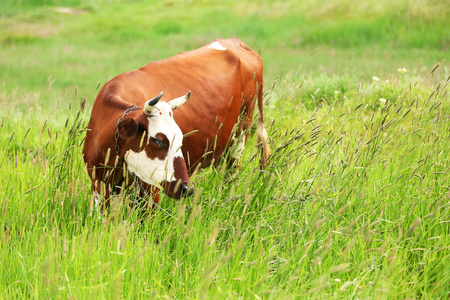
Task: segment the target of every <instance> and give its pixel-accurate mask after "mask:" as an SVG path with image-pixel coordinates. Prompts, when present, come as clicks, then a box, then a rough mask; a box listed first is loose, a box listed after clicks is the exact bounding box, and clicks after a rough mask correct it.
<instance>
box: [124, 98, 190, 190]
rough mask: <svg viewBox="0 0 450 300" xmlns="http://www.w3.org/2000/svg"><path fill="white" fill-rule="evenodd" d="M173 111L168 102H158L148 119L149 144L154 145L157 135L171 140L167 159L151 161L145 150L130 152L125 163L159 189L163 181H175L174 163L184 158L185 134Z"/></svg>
mask: <svg viewBox="0 0 450 300" xmlns="http://www.w3.org/2000/svg"><path fill="white" fill-rule="evenodd" d="M172 115H173V113H172V109H171V108H170V105H169V104H168V103H166V102H162V101H161V102H158V103H157V104H156V105H155V106H154V107H153V110H152V112H151V116H149V117H148V123H149V125H148V131H147V136H146V137H145V138H146V139H147V143H153V142H152V141H151V138H154V137H155V136H156V134H157V133H163V134H165V135H166V137H167V139H168V140H169V151H168V153H167V156H166V159H163V160H160V159H159V158H157V157H156V158H154V159H151V158H149V157H148V156H147V153H146V152H145V149H144V150H142V151H141V152H134V151H133V150H128V151H127V152H126V153H125V161H126V162H127V168H128V170H129V171H130V172H133V173H134V174H136V176H138V177H139V178H140V179H141V180H143V181H145V182H146V183H148V184H151V185H155V186H157V187H159V185H160V183H162V182H163V181H168V182H171V181H173V180H175V178H174V174H175V170H174V168H173V161H174V159H175V158H176V157H180V156H181V157H183V153H182V152H181V145H182V142H183V133H182V132H181V129H180V127H178V125H177V123H175V120H174V119H173V117H172Z"/></svg>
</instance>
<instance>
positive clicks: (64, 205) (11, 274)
mask: <svg viewBox="0 0 450 300" xmlns="http://www.w3.org/2000/svg"><path fill="white" fill-rule="evenodd" d="M67 8H70V9H67ZM448 15H450V6H449V5H448V3H447V2H446V1H439V0H437V1H418V0H410V1H407V0H395V1H390V2H387V1H375V0H368V1H355V0H331V1H327V3H326V4H323V3H319V2H316V1H313V0H306V1H269V0H261V1H258V2H251V1H248V2H247V1H236V0H226V1H212V0H202V1H189V0H185V1H182V0H147V1H119V0H112V1H107V0H96V1H85V0H46V1H36V0H22V1H20V0H15V1H13V0H6V1H2V2H1V3H0V212H1V214H0V225H1V226H0V240H1V248H0V278H1V280H0V299H30V298H31V299H33V298H34V299H52V298H55V299H58V298H70V299H86V298H92V299H103V298H107V299H148V298H156V299H159V298H179V299H198V298H206V299H212V298H213V299H234V298H236V299H241V298H242V299H253V298H256V299H284V298H286V299H291V298H296V299H303V298H311V299H329V298H331V299H334V298H337V299H357V298H358V299H387V298H389V299H412V298H414V299H415V298H419V299H448V297H450V191H449V190H450V180H449V176H450V172H449V167H450V102H449V82H450V65H449V59H450V23H449V21H448ZM232 36H236V37H239V38H240V39H242V40H243V41H244V42H246V43H247V44H248V45H249V46H250V47H251V48H253V49H255V50H260V51H261V56H262V58H263V61H264V67H265V94H266V98H265V99H266V106H265V120H266V126H267V129H268V132H269V135H270V141H271V147H272V151H273V153H272V157H271V159H270V161H269V164H268V166H267V167H266V168H265V169H264V170H259V168H258V166H259V164H258V159H259V155H258V148H257V145H256V135H255V134H254V132H253V131H252V132H251V133H250V139H249V141H248V143H247V145H246V149H245V151H244V157H243V160H242V169H241V171H240V172H238V173H236V174H229V173H228V172H227V170H226V169H225V168H224V167H222V165H221V166H219V167H218V168H217V169H215V168H208V169H205V170H204V171H203V172H202V173H200V174H198V175H197V176H195V177H193V178H192V180H193V181H194V183H195V185H196V192H195V194H194V195H193V196H192V197H191V198H187V199H182V200H179V201H176V200H173V199H170V198H168V197H164V196H163V197H162V199H161V207H160V208H159V209H158V210H157V211H156V212H148V211H147V210H145V209H141V208H139V207H136V206H133V204H132V203H133V201H134V190H133V189H132V188H130V190H129V191H128V192H127V193H124V194H121V195H119V196H118V197H117V198H116V199H115V200H114V203H113V205H112V207H111V209H110V211H109V214H108V216H107V217H105V218H103V219H99V218H98V215H96V213H95V211H94V212H92V210H91V208H92V202H93V197H92V192H91V189H90V181H89V178H88V176H87V172H86V170H85V166H84V164H83V159H82V151H81V150H82V147H83V141H84V140H83V139H84V132H85V126H86V125H87V122H88V120H89V116H90V110H91V108H92V104H93V101H94V99H95V96H96V94H97V93H98V90H99V85H101V84H103V83H105V82H106V81H107V80H108V79H110V78H112V77H113V76H115V75H117V74H120V73H123V72H125V71H129V70H132V69H135V68H138V67H140V66H142V65H144V64H145V63H147V62H149V61H152V60H158V59H162V58H165V57H168V56H171V55H174V54H176V53H178V52H180V51H186V50H190V49H195V48H198V47H200V46H202V45H204V44H205V43H208V42H209V41H211V40H212V39H214V38H216V37H232Z"/></svg>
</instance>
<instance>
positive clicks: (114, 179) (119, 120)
mask: <svg viewBox="0 0 450 300" xmlns="http://www.w3.org/2000/svg"><path fill="white" fill-rule="evenodd" d="M160 91H163V92H164V93H163V95H161V94H159V95H158V96H156V97H155V95H157V94H158V93H160ZM188 91H190V92H191V95H192V96H191V98H190V100H189V101H187V99H188V98H189V93H188V94H186V93H187V92H188ZM184 94H186V95H185V96H181V95H184ZM148 99H151V100H148ZM159 99H161V101H159ZM186 101H187V103H186V104H184V105H181V104H183V103H184V102H186ZM255 103H257V104H258V109H259V116H260V118H259V122H258V129H257V134H258V138H259V140H260V141H261V142H262V147H261V149H262V154H261V165H262V166H263V165H264V164H265V163H266V161H267V158H268V156H269V154H270V147H269V144H268V136H267V132H266V129H265V128H264V122H263V64H262V61H261V58H260V57H259V55H258V54H257V53H256V52H254V51H252V50H251V49H250V48H249V47H248V46H247V45H245V44H244V43H243V42H241V41H240V40H238V39H234V38H233V39H217V40H214V41H213V42H211V43H209V44H207V45H205V46H203V47H201V48H199V49H196V50H192V51H188V52H181V53H179V54H177V55H175V56H173V57H170V58H167V59H164V60H161V61H157V62H151V63H149V64H147V65H145V66H143V67H142V68H139V69H137V70H134V71H131V72H127V73H124V74H121V75H118V76H117V77H114V78H113V79H111V80H110V81H108V82H107V83H106V84H105V85H104V86H103V88H102V89H101V91H100V93H99V94H98V96H97V99H96V101H95V103H94V107H93V109H92V116H91V121H90V123H89V126H88V132H87V134H86V141H85V145H84V150H83V154H84V159H85V162H86V164H87V169H88V172H89V175H90V177H91V179H92V181H93V187H94V190H95V191H96V192H97V193H98V194H101V195H103V196H104V197H105V199H108V198H109V196H110V195H111V193H115V192H117V191H116V187H117V186H121V185H122V184H123V183H124V180H125V177H126V176H125V174H124V173H125V172H124V171H123V170H124V168H123V167H122V164H123V163H124V164H125V168H126V169H127V170H128V171H130V172H132V173H134V174H135V175H136V176H137V177H138V178H139V179H140V180H141V181H142V183H143V186H144V188H145V189H148V190H156V189H158V188H162V189H164V190H165V192H166V193H167V195H168V196H170V197H173V198H179V197H180V196H181V195H182V194H185V195H190V194H192V192H193V187H188V185H189V180H190V179H189V175H188V174H191V173H192V172H193V171H194V170H195V169H196V168H198V167H206V166H208V165H211V164H214V165H217V164H218V163H219V162H220V160H221V158H222V157H223V155H224V152H225V150H226V149H227V148H229V147H230V146H232V145H233V144H235V145H234V146H235V147H234V148H233V149H236V151H234V152H233V154H232V155H231V161H233V160H237V161H239V159H240V155H241V154H242V151H243V147H244V144H245V141H246V139H247V136H248V131H247V129H248V127H249V126H250V124H251V121H252V116H253V110H254V107H255ZM141 105H142V106H143V107H141ZM175 109H176V110H175ZM188 133H191V134H189V135H187V136H186V137H184V139H183V135H186V134H188ZM231 164H233V162H231ZM128 184H130V182H127V183H125V185H128ZM154 201H155V202H156V203H157V202H158V197H157V196H156V198H155V199H154ZM106 205H108V203H106Z"/></svg>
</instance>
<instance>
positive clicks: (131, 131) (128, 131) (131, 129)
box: [117, 118, 138, 139]
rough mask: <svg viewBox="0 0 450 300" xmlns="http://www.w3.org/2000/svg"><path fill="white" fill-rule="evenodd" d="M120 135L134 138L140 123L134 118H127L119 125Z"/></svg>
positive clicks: (125, 137)
mask: <svg viewBox="0 0 450 300" xmlns="http://www.w3.org/2000/svg"><path fill="white" fill-rule="evenodd" d="M117 130H118V131H119V135H120V136H121V137H122V138H124V139H129V138H132V137H133V136H135V135H136V133H137V131H138V124H137V123H136V121H135V120H134V119H131V118H127V119H123V120H122V121H120V123H119V124H118V125H117Z"/></svg>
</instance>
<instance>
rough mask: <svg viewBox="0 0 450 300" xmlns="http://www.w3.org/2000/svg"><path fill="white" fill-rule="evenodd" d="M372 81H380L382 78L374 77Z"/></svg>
mask: <svg viewBox="0 0 450 300" xmlns="http://www.w3.org/2000/svg"><path fill="white" fill-rule="evenodd" d="M372 80H373V81H380V78H378V77H377V76H372Z"/></svg>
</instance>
